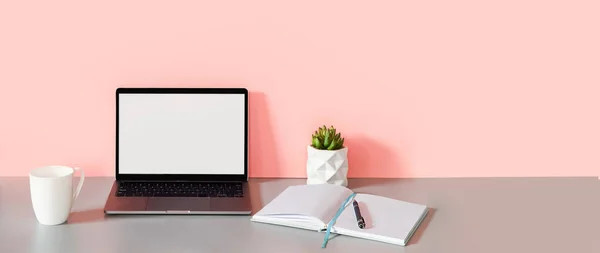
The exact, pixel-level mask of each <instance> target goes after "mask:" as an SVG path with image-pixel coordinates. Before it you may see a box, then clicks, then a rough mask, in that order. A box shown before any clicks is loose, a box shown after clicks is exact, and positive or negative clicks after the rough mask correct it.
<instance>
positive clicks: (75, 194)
mask: <svg viewBox="0 0 600 253" xmlns="http://www.w3.org/2000/svg"><path fill="white" fill-rule="evenodd" d="M73 170H75V172H77V171H79V172H80V173H81V177H80V178H79V184H78V185H77V190H75V192H74V193H73V202H75V199H77V196H79V192H80V191H81V187H82V186H83V181H84V180H85V173H83V170H82V169H79V168H77V167H75V168H73ZM75 172H73V174H75Z"/></svg>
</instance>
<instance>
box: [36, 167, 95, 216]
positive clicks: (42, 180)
mask: <svg viewBox="0 0 600 253" xmlns="http://www.w3.org/2000/svg"><path fill="white" fill-rule="evenodd" d="M76 171H79V172H80V173H81V177H80V179H79V184H78V185H77V189H75V190H73V174H75V172H76ZM84 179H85V175H84V173H83V170H81V169H79V168H71V167H67V166H46V167H41V168H37V169H34V170H32V171H30V172H29V189H30V191H31V203H32V205H33V211H34V213H35V216H36V218H37V220H38V221H39V222H40V223H41V224H44V225H58V224H62V223H64V222H66V221H67V219H68V218H69V214H70V213H71V208H72V207H73V202H74V201H75V199H77V196H78V195H79V191H81V186H83V181H84Z"/></svg>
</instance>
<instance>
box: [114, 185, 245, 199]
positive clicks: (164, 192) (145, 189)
mask: <svg viewBox="0 0 600 253" xmlns="http://www.w3.org/2000/svg"><path fill="white" fill-rule="evenodd" d="M243 194H244V193H243V190H242V184H241V183H200V182H120V183H119V188H118V190H117V193H116V195H117V197H237V198H239V197H243V196H244V195H243Z"/></svg>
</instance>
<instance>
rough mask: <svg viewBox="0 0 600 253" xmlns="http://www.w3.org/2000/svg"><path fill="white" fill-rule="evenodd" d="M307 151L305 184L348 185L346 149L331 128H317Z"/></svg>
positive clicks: (338, 135)
mask: <svg viewBox="0 0 600 253" xmlns="http://www.w3.org/2000/svg"><path fill="white" fill-rule="evenodd" d="M307 150H308V159H307V162H306V174H307V180H306V183H307V184H335V185H341V186H347V185H348V179H347V175H348V148H347V147H345V146H344V138H343V137H342V135H341V133H339V132H336V129H335V128H334V127H333V126H331V127H330V128H327V127H326V126H325V125H323V126H322V127H319V129H318V130H316V131H315V132H314V133H313V134H312V141H311V144H310V145H308V147H307Z"/></svg>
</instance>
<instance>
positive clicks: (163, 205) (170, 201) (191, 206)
mask: <svg viewBox="0 0 600 253" xmlns="http://www.w3.org/2000/svg"><path fill="white" fill-rule="evenodd" d="M146 210H147V211H172V212H179V211H181V212H186V211H208V210H210V199H209V198H194V197H150V198H148V205H146Z"/></svg>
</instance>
